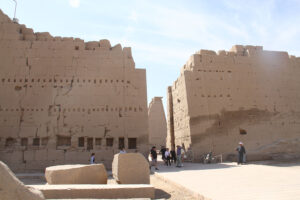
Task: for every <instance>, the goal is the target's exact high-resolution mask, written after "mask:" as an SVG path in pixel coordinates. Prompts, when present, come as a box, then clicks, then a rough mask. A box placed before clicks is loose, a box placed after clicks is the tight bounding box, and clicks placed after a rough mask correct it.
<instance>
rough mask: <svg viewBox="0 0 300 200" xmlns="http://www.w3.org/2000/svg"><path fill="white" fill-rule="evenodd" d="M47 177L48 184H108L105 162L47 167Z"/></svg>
mask: <svg viewBox="0 0 300 200" xmlns="http://www.w3.org/2000/svg"><path fill="white" fill-rule="evenodd" d="M45 177H46V180H47V183H48V184H107V172H106V169H105V166H104V165H103V164H92V165H59V166H52V167H47V168H46V170H45Z"/></svg>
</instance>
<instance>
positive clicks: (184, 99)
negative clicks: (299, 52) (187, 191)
mask: <svg viewBox="0 0 300 200" xmlns="http://www.w3.org/2000/svg"><path fill="white" fill-rule="evenodd" d="M299 76H300V58H299V57H295V56H289V55H288V53H287V52H277V51H266V50H263V48H262V47H261V46H241V45H236V46H233V48H232V49H231V50H230V51H219V52H218V53H216V52H214V51H209V50H201V51H199V52H197V53H195V54H194V55H192V56H191V57H190V59H189V60H188V62H187V63H186V64H185V65H184V66H183V68H182V70H181V73H180V77H179V78H178V79H177V80H176V81H175V82H174V84H173V85H172V86H171V87H170V88H169V92H168V97H169V99H168V102H170V103H169V106H168V112H167V113H168V140H169V141H167V143H168V144H169V145H170V144H171V142H173V143H175V144H176V145H178V144H179V145H184V146H185V148H191V149H192V151H193V153H194V159H195V160H196V161H197V160H198V161H199V160H200V159H201V156H202V155H203V154H205V153H208V152H210V151H212V152H213V153H214V154H215V155H217V154H223V156H224V157H225V158H227V159H232V158H235V148H236V147H237V145H238V142H239V141H243V142H244V143H245V146H246V150H247V154H248V159H249V160H259V159H277V158H293V157H295V156H299V153H300V79H299ZM170 98H171V99H170ZM173 116H174V120H173V124H172V123H171V122H172V118H173ZM172 128H173V129H174V137H175V138H174V140H173V141H172V135H171V134H172Z"/></svg>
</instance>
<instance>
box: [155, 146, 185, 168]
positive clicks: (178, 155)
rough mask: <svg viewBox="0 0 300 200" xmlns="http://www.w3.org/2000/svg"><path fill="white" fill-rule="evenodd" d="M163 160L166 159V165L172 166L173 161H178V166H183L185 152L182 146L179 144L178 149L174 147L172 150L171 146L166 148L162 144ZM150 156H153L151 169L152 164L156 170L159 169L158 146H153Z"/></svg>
mask: <svg viewBox="0 0 300 200" xmlns="http://www.w3.org/2000/svg"><path fill="white" fill-rule="evenodd" d="M160 153H161V156H162V160H163V161H164V163H165V165H167V166H171V163H174V164H175V163H176V167H183V165H182V159H183V157H182V155H183V154H184V150H183V148H182V147H181V146H179V145H177V149H176V151H175V149H172V150H171V151H170V150H169V148H166V147H164V146H162V148H161V150H160ZM150 156H151V164H150V169H151V167H152V166H154V167H155V170H159V169H158V168H157V150H156V147H155V146H153V147H152V148H151V150H150Z"/></svg>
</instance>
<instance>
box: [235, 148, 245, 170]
mask: <svg viewBox="0 0 300 200" xmlns="http://www.w3.org/2000/svg"><path fill="white" fill-rule="evenodd" d="M236 151H237V152H238V161H237V164H238V165H239V164H243V163H245V162H246V160H245V159H244V156H245V154H246V149H245V147H244V144H243V143H242V142H239V146H238V147H237V148H236Z"/></svg>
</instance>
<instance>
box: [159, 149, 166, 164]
mask: <svg viewBox="0 0 300 200" xmlns="http://www.w3.org/2000/svg"><path fill="white" fill-rule="evenodd" d="M165 152H166V147H165V146H162V147H161V149H160V153H161V159H162V160H163V161H164V162H166V157H165Z"/></svg>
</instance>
